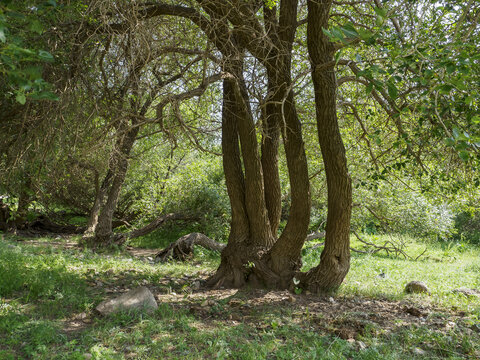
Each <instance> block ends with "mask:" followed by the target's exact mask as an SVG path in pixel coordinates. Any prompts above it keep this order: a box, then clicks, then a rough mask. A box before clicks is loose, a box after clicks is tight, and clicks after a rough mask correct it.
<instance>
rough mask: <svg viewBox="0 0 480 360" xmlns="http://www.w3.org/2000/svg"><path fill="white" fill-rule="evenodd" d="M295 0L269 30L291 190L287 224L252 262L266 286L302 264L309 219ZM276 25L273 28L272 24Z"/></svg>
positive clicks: (272, 80)
mask: <svg viewBox="0 0 480 360" xmlns="http://www.w3.org/2000/svg"><path fill="white" fill-rule="evenodd" d="M297 6H298V1H297V0H283V1H282V2H281V3H280V15H279V21H278V26H277V27H276V28H277V32H276V33H275V31H273V30H270V31H271V33H272V35H271V39H272V42H274V43H275V44H276V48H277V49H279V50H278V53H277V54H275V56H271V58H270V59H268V61H267V65H266V66H267V75H268V77H269V85H270V91H269V92H272V93H273V96H272V112H273V113H274V114H275V116H276V118H277V119H278V121H279V123H280V128H281V130H282V137H283V143H284V148H285V155H286V158H287V166H288V174H289V180H290V189H291V196H292V200H291V205H290V212H289V217H288V221H287V225H286V227H285V229H284V231H283V232H282V234H281V236H280V238H279V239H278V241H277V242H276V243H275V244H274V245H273V247H272V248H271V250H270V251H269V253H268V254H267V255H266V256H264V257H263V258H262V261H260V262H257V263H256V264H255V269H254V272H255V275H256V276H257V277H259V278H260V280H261V281H263V282H264V283H265V284H266V285H267V286H271V287H276V288H288V287H290V286H291V281H292V279H293V277H294V275H295V273H296V272H297V271H298V270H299V269H300V266H301V260H300V258H301V249H302V246H303V243H304V241H305V239H306V237H307V231H308V225H309V222H310V181H309V177H308V166H307V158H306V155H305V148H304V143H303V139H302V129H301V123H300V119H299V118H298V115H297V111H296V107H295V101H294V96H293V91H292V88H291V87H292V79H291V62H292V46H293V41H294V38H295V29H296V21H297ZM272 28H275V27H272Z"/></svg>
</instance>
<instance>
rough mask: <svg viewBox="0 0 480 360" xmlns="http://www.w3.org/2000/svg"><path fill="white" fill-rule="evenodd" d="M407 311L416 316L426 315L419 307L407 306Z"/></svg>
mask: <svg viewBox="0 0 480 360" xmlns="http://www.w3.org/2000/svg"><path fill="white" fill-rule="evenodd" d="M405 312H407V313H408V314H410V315H413V316H416V317H421V316H424V315H425V314H424V313H423V312H422V311H421V310H420V309H417V308H416V307H407V308H405Z"/></svg>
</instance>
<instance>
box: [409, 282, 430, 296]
mask: <svg viewBox="0 0 480 360" xmlns="http://www.w3.org/2000/svg"><path fill="white" fill-rule="evenodd" d="M405 292H406V293H408V294H412V293H426V294H430V291H429V290H428V287H427V285H425V283H423V282H421V281H410V282H409V283H408V284H407V285H406V286H405Z"/></svg>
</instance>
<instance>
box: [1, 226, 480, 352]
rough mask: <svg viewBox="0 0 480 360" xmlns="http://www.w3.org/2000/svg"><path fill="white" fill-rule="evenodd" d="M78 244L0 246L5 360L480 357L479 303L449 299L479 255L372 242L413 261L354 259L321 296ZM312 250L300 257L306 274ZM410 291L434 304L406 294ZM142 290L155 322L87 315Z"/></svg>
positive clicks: (201, 257) (22, 241) (6, 241)
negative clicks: (212, 283) (228, 284)
mask: <svg viewBox="0 0 480 360" xmlns="http://www.w3.org/2000/svg"><path fill="white" fill-rule="evenodd" d="M77 240H78V238H75V237H74V238H71V237H57V238H40V239H27V238H20V237H13V236H6V235H5V236H2V235H0V359H23V358H25V359H29V358H31V359H159V358H161V359H217V358H220V359H222V358H224V359H227V358H233V359H410V358H424V359H440V358H441V359H443V358H447V359H478V358H480V299H479V298H478V297H475V296H471V297H468V296H465V295H462V294H458V293H453V292H452V290H453V289H455V288H460V287H464V288H480V262H479V261H478V259H479V257H480V249H479V248H475V247H469V246H464V245H460V244H456V245H452V244H444V245H441V246H440V245H435V246H434V245H432V244H430V245H429V247H428V252H426V253H425V254H424V255H422V257H421V258H419V259H417V260H414V259H415V257H416V256H417V254H421V253H422V252H423V251H424V249H425V244H423V243H421V242H416V241H414V240H412V239H405V238H402V239H400V238H391V237H389V238H388V239H387V238H385V237H370V238H369V239H368V240H369V241H374V242H375V243H377V244H379V245H382V244H384V243H385V241H396V242H397V243H400V242H402V243H405V242H408V247H405V249H406V252H407V253H408V254H409V256H410V258H407V259H405V258H403V257H400V258H394V257H391V256H386V255H385V254H384V253H383V254H382V253H380V252H379V253H377V254H367V255H365V254H359V253H354V254H353V256H352V268H351V272H350V273H349V275H348V277H347V279H346V280H345V284H344V285H342V288H341V289H340V290H339V292H338V293H336V294H332V295H328V296H317V295H313V294H305V293H301V291H300V289H297V290H298V291H295V292H294V293H292V292H288V291H269V290H260V289H241V290H232V289H218V290H209V289H204V288H202V287H200V288H198V284H199V281H200V283H201V280H203V279H206V278H207V277H208V276H209V275H210V274H211V273H212V272H213V271H214V270H215V268H216V266H218V261H219V259H218V258H219V256H218V254H216V253H212V252H209V251H206V250H203V249H199V250H198V251H196V253H195V257H194V258H193V259H192V260H191V261H190V262H188V263H179V262H171V263H166V264H155V263H153V261H152V260H153V256H154V254H155V253H156V251H157V250H155V249H151V248H150V249H149V248H142V242H141V240H140V241H139V242H136V243H135V244H131V245H135V246H129V247H127V249H126V250H118V251H116V252H105V253H93V252H91V251H90V250H86V249H83V248H80V247H78V246H77ZM317 244H318V243H316V244H315V243H309V244H307V245H306V247H305V249H304V262H305V267H306V268H308V267H309V266H312V265H313V264H314V263H315V262H316V261H318V257H319V254H320V251H321V248H320V247H318V246H317V247H316V245H317ZM360 245H361V244H359V243H355V242H353V244H352V246H354V247H357V248H360ZM149 246H151V244H150V245H149ZM159 247H162V246H159ZM411 280H421V281H424V282H425V283H427V285H428V286H429V289H430V292H431V294H430V295H429V294H415V295H407V294H405V293H404V292H403V288H404V286H405V284H406V282H408V281H411ZM138 286H146V287H148V288H149V289H150V290H151V291H152V293H153V294H154V296H155V298H156V300H157V302H158V305H159V307H158V309H157V310H156V311H155V312H154V313H151V314H144V313H138V312H137V313H135V312H133V313H119V314H116V315H112V316H108V317H101V316H100V315H98V314H97V313H96V312H95V311H94V308H95V306H96V305H97V304H98V303H99V302H100V301H102V300H105V299H108V298H112V297H115V296H117V295H120V294H122V293H124V292H125V291H127V290H129V289H133V288H135V287H138Z"/></svg>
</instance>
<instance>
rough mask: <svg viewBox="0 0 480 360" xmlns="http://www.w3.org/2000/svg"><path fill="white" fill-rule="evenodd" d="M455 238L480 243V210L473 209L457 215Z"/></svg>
mask: <svg viewBox="0 0 480 360" xmlns="http://www.w3.org/2000/svg"><path fill="white" fill-rule="evenodd" d="M455 229H456V234H455V239H456V240H458V241H462V242H467V243H471V244H480V211H478V209H477V210H476V211H475V209H472V210H471V211H464V212H461V213H459V214H457V216H455Z"/></svg>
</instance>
